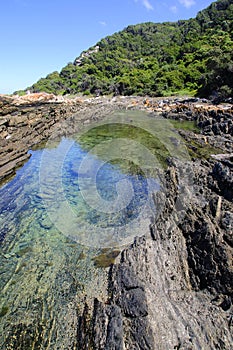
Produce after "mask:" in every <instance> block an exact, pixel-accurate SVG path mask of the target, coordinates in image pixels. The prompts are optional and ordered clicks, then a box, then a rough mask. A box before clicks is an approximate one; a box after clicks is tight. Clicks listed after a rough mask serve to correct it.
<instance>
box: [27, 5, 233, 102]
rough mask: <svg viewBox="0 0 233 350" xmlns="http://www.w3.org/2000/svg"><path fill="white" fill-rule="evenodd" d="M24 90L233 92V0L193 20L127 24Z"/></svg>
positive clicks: (85, 92)
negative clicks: (57, 70)
mask: <svg viewBox="0 0 233 350" xmlns="http://www.w3.org/2000/svg"><path fill="white" fill-rule="evenodd" d="M28 89H29V90H30V91H32V92H38V91H45V92H53V93H59V94H76V93H78V92H81V93H84V94H95V95H101V94H109V93H114V94H122V95H131V94H137V95H151V96H164V95H171V94H176V93H179V94H181V93H188V94H193V95H194V94H199V95H202V96H211V95H212V96H214V95H218V96H221V97H227V96H230V95H233V0H219V1H217V2H214V3H212V4H211V5H210V6H209V7H208V8H207V9H205V10H203V11H201V12H199V13H198V14H197V16H196V18H195V19H190V20H182V21H178V22H175V23H170V22H166V23H157V24H155V23H143V24H138V25H131V26H129V27H127V28H126V29H124V30H123V31H121V32H119V33H115V34H113V35H111V36H108V37H106V38H104V39H102V40H101V41H100V42H98V43H97V44H96V46H95V47H92V48H90V49H89V50H87V51H85V52H83V53H82V54H81V56H79V57H78V58H77V59H76V60H75V61H74V63H69V64H67V66H65V67H64V68H63V69H62V70H61V72H60V73H58V72H53V73H51V74H49V75H48V76H47V77H46V78H42V79H40V80H39V81H38V82H37V83H35V84H34V85H33V86H32V87H30V88H28ZM26 90H27V89H26Z"/></svg>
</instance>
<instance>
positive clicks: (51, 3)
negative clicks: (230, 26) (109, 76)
mask: <svg viewBox="0 0 233 350" xmlns="http://www.w3.org/2000/svg"><path fill="white" fill-rule="evenodd" d="M211 2H212V1H208V0H92V1H91V0H84V1H83V0H2V1H1V9H0V32H1V44H0V45H1V54H0V93H12V92H14V91H15V90H19V89H24V88H26V87H27V86H30V85H32V84H33V83H34V82H36V81H37V80H38V79H39V78H41V77H45V76H46V75H47V74H49V73H51V72H53V71H55V70H58V71H60V70H61V68H62V67H64V66H65V65H66V64H67V63H68V62H73V61H74V59H75V58H76V57H77V56H79V54H80V53H81V52H82V51H83V50H86V49H88V48H89V47H90V46H92V45H94V44H95V43H96V42H97V41H99V40H100V39H102V38H103V37H105V36H107V35H111V34H113V33H115V32H118V31H120V30H122V29H124V28H125V27H126V26H128V25H129V24H136V23H142V22H148V21H152V22H164V21H176V20H178V19H188V18H190V17H195V16H196V14H197V12H198V11H200V10H202V9H204V8H206V7H207V6H208V5H210V3H211Z"/></svg>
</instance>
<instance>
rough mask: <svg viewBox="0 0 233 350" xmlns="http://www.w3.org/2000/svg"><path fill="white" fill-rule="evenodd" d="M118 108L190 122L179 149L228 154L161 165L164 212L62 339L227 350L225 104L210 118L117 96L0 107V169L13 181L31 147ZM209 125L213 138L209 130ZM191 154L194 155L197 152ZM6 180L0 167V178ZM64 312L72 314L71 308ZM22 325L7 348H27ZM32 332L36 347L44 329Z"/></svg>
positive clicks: (231, 227)
mask: <svg viewBox="0 0 233 350" xmlns="http://www.w3.org/2000/svg"><path fill="white" fill-rule="evenodd" d="M0 102H1V101H0ZM193 102H195V101H193ZM199 102H200V101H196V102H195V103H199ZM7 108H8V110H7ZM14 108H16V110H14ZM116 108H123V109H125V108H137V109H147V110H148V111H150V112H151V116H152V117H153V112H154V111H157V112H161V113H162V114H163V115H164V117H167V118H168V117H171V118H174V119H187V120H193V119H195V120H197V121H198V123H199V125H200V126H201V127H202V131H201V132H202V134H201V135H196V134H194V133H191V132H184V131H182V136H184V138H185V141H186V143H187V144H190V145H192V142H193V141H195V142H196V144H195V145H197V144H198V145H199V146H200V147H205V145H206V144H207V145H209V146H217V147H219V148H220V149H221V150H222V153H223V152H225V153H226V152H227V153H228V154H227V155H226V154H224V156H223V155H219V156H218V157H217V158H216V157H215V158H209V157H205V158H199V159H198V158H196V157H195V156H193V157H192V161H190V162H189V163H187V164H180V163H179V162H178V161H177V160H174V159H171V160H169V168H168V169H167V170H166V173H165V177H164V178H165V180H164V181H165V183H164V188H165V189H166V191H164V193H162V194H158V195H157V196H156V197H155V201H156V202H157V203H158V204H159V203H161V202H163V203H164V204H163V207H162V209H161V210H160V211H158V213H157V216H155V218H154V220H153V222H152V223H151V227H150V228H149V227H148V234H147V235H146V236H144V237H141V238H136V239H135V242H134V243H133V244H132V245H131V246H130V247H128V248H127V249H125V250H123V251H122V253H121V255H120V256H119V257H118V258H117V259H118V260H117V261H116V264H114V265H113V266H112V267H111V269H110V272H109V276H108V281H109V285H108V300H107V302H105V303H104V302H101V301H99V300H97V299H96V300H94V301H93V304H92V305H90V304H88V305H86V306H85V308H84V311H83V314H82V315H80V314H78V315H77V316H76V317H77V319H75V322H74V324H75V325H78V326H77V336H76V339H70V343H69V344H71V345H70V348H73V349H80V350H82V349H85V350H87V349H98V350H101V349H104V350H108V349H109V350H110V349H115V350H120V349H130V350H131V349H142V350H144V349H150V350H152V349H153V350H156V349H162V350H163V349H164V350H167V349H183V350H187V349H219V350H220V349H229V350H230V349H232V344H233V339H232V330H233V321H232V312H233V306H232V296H233V282H232V281H233V268H232V253H233V238H232V232H233V214H232V213H233V193H232V187H233V186H232V182H233V180H232V179H233V163H232V153H233V145H232V134H231V125H232V112H231V107H229V110H228V111H227V112H226V111H224V110H221V111H220V109H219V108H217V112H216V113H215V112H211V113H210V112H209V109H208V108H207V107H200V106H198V105H195V106H194V105H190V104H189V102H188V105H187V102H184V101H183V102H179V103H176V102H174V101H162V102H161V101H156V100H154V101H153V100H144V99H141V100H140V99H138V101H137V100H136V101H135V98H123V99H115V100H111V101H110V100H108V99H106V100H104V99H102V100H101V99H99V100H98V99H96V100H95V101H91V100H88V101H86V102H80V101H79V102H78V101H76V102H75V103H71V104H64V103H63V104H56V103H54V102H49V103H46V104H42V105H40V104H39V105H37V106H36V108H35V105H33V106H28V105H27V106H25V105H23V107H20V108H19V107H15V106H12V105H10V104H9V103H8V102H7V101H5V100H4V101H2V110H3V111H4V112H2V116H1V117H0V128H1V127H2V129H0V130H1V132H0V135H1V137H2V138H1V140H0V142H1V152H2V153H1V156H2V157H1V159H2V168H1V169H3V170H4V167H6V166H9V173H10V174H11V173H12V169H13V168H14V167H12V166H11V165H9V163H10V162H14V161H16V163H15V166H17V165H18V164H19V163H18V161H19V160H20V157H21V156H22V157H24V156H25V157H26V156H27V151H28V149H29V148H30V147H32V145H34V144H37V143H38V142H40V141H42V140H44V139H46V138H48V137H50V136H51V135H53V137H56V136H59V135H63V134H69V133H72V132H74V131H75V130H78V128H79V126H80V124H82V123H90V122H91V121H92V120H96V119H99V118H102V116H103V115H104V114H105V113H110V112H111V111H112V110H114V109H116ZM215 108H216V107H213V109H212V110H215ZM14 113H16V114H14ZM219 113H220V114H221V116H219ZM46 116H47V117H46ZM64 120H66V121H67V120H69V122H68V123H64V122H63V121H64ZM219 123H220V124H221V123H224V126H220V124H219ZM214 125H215V126H214ZM216 125H217V126H218V127H219V130H221V133H220V134H218V133H215V131H214V130H215V129H216ZM226 125H228V127H226ZM209 126H211V128H209ZM8 136H11V137H8ZM191 149H192V150H193V149H194V151H193V152H194V154H195V152H196V146H195V147H194V146H192V147H191ZM1 171H2V170H1ZM6 174H8V173H7V171H5V170H4V171H3V172H2V178H3V177H4V176H6ZM190 174H192V175H190ZM178 175H179V176H178ZM189 184H190V187H189V186H188V185H189ZM181 189H182V191H183V194H182V201H181V203H180V202H179V198H181V197H180V193H179V191H181ZM160 197H161V198H160ZM162 197H163V198H162ZM67 298H68V296H67ZM72 305H73V307H74V309H75V302H73V304H72ZM23 327H24V326H23V325H22V330H21V329H19V330H17V334H19V338H20V337H21V338H20V339H22V341H21V342H20V341H18V342H16V341H15V340H14V341H15V343H14V344H17V345H15V346H14V348H19V349H23V348H25V346H30V344H31V343H30V342H29V343H28V342H27V341H28V339H29V338H30V337H31V338H32V337H33V334H29V333H28V332H29V328H30V327H28V328H27V329H26V330H25V329H24V328H23ZM31 328H32V329H34V328H33V326H32V327H31ZM35 333H37V338H38V344H37V346H38V348H39V346H40V334H42V331H41V332H40V330H36V331H35ZM15 334H16V333H15ZM12 339H15V338H13V337H11V341H12ZM29 340H30V339H29ZM28 344H29V345H28ZM72 344H73V345H72Z"/></svg>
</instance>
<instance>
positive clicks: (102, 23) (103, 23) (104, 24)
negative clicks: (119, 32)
mask: <svg viewBox="0 0 233 350" xmlns="http://www.w3.org/2000/svg"><path fill="white" fill-rule="evenodd" d="M99 24H101V25H102V26H104V27H105V26H106V25H107V23H106V22H104V21H99Z"/></svg>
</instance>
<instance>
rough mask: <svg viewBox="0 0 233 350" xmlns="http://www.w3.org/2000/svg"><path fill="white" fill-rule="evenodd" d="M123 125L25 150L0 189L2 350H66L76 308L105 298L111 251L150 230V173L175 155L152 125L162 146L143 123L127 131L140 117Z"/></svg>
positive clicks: (154, 183)
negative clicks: (21, 345)
mask: <svg viewBox="0 0 233 350" xmlns="http://www.w3.org/2000/svg"><path fill="white" fill-rule="evenodd" d="M123 116H124V113H120V114H119V113H118V114H117V120H118V121H119V119H121V118H123ZM127 117H129V119H128V120H127V122H126V123H125V121H124V123H123V125H122V124H118V123H116V122H115V121H114V122H111V123H109V122H108V123H103V125H97V126H96V127H92V128H88V129H87V130H85V131H83V130H82V132H80V133H79V134H77V135H73V136H72V137H69V138H62V139H61V140H58V141H56V142H54V141H51V142H48V143H47V145H46V146H45V148H44V149H39V150H36V151H31V154H32V155H31V158H30V159H29V161H28V162H27V163H26V164H25V165H24V166H23V167H22V168H20V169H19V170H18V171H17V174H16V176H15V177H14V179H13V180H11V181H10V182H8V183H7V184H5V185H4V186H2V188H1V189H0V198H1V203H0V228H1V234H0V240H1V257H0V258H1V271H0V273H1V274H0V276H1V306H0V320H1V326H0V333H1V334H2V337H1V346H2V348H4V346H6V345H3V344H7V347H6V348H7V349H15V348H16V347H17V342H18V341H19V339H21V340H20V341H24V342H25V344H24V345H25V349H26V348H30V349H31V348H36V347H37V346H39V345H41V344H42V348H51V349H57V348H62V347H63V348H67V349H68V348H72V346H73V343H72V342H73V340H72V339H74V338H75V332H76V326H77V325H76V323H77V316H76V308H77V309H78V310H79V309H80V310H82V308H83V305H84V301H85V300H86V299H88V298H92V297H94V296H97V297H98V298H103V299H104V298H105V297H106V296H105V292H103V291H104V290H105V289H106V273H107V272H106V270H104V269H101V268H97V267H100V266H103V267H106V266H108V265H109V264H110V263H111V262H112V261H113V259H112V257H115V256H116V255H117V254H115V253H114V254H112V253H111V251H110V250H109V249H111V248H114V250H115V251H116V250H118V249H120V247H121V246H122V245H125V244H127V243H130V242H132V240H133V238H134V237H135V236H137V235H142V234H143V233H144V232H147V231H148V225H149V223H150V220H151V216H153V213H154V212H155V210H156V208H155V207H154V202H153V198H152V195H153V193H154V192H156V191H158V190H159V188H160V185H159V180H158V176H157V174H158V173H157V170H156V169H157V168H161V164H160V163H162V157H166V156H167V149H168V150H169V152H170V153H171V149H172V147H177V146H176V145H175V146H174V145H173V144H174V142H171V144H172V146H170V149H169V145H168V143H167V144H166V142H167V141H166V140H165V141H164V140H163V138H162V133H161V130H160V129H159V127H158V125H157V126H156V130H157V133H158V135H159V137H158V135H157V137H155V136H153V133H152V136H151V134H150V132H149V131H150V130H149V131H148V125H149V129H151V126H150V124H148V120H146V127H143V128H142V127H141V129H139V128H138V126H137V125H136V126H137V127H134V125H131V124H132V118H135V124H136V120H137V118H138V117H139V119H140V120H141V119H143V118H146V117H145V116H144V115H143V114H142V113H139V114H138V113H137V112H129V113H128V114H127ZM121 122H122V120H121ZM130 123H131V124H130ZM169 130H170V129H168V128H166V130H165V134H166V135H167V136H166V137H168V136H169V137H170V138H171V137H173V138H177V135H176V134H175V133H173V132H172V131H169ZM170 133H171V135H170ZM161 139H162V141H161ZM173 141H174V140H173ZM164 144H166V147H165V146H164ZM175 144H176V143H175ZM158 159H159V160H160V161H158ZM96 257H97V259H96ZM20 337H21V338H20ZM22 339H23V340H22Z"/></svg>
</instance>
